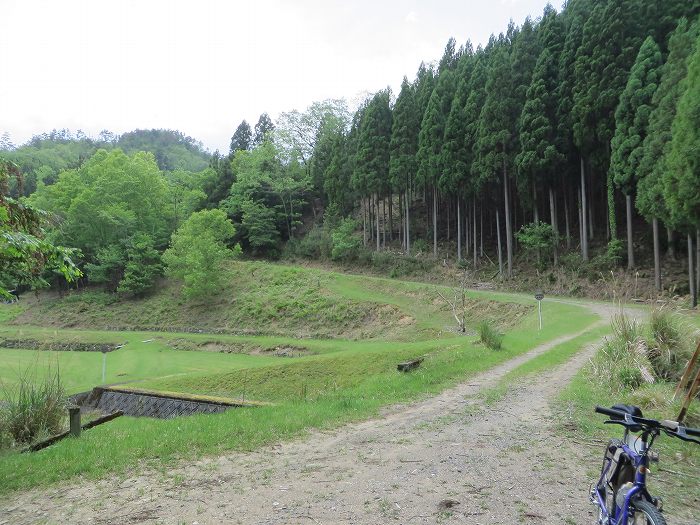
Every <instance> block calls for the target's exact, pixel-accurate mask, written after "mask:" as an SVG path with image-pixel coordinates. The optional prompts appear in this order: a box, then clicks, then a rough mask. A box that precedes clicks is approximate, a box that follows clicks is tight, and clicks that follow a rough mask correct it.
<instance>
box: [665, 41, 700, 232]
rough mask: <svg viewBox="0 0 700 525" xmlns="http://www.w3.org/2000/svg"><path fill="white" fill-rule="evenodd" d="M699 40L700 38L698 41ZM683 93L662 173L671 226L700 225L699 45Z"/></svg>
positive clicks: (695, 226) (690, 64)
mask: <svg viewBox="0 0 700 525" xmlns="http://www.w3.org/2000/svg"><path fill="white" fill-rule="evenodd" d="M698 42H700V39H699V40H698ZM683 87H684V92H683V95H682V96H681V99H680V100H679V102H678V111H677V113H676V117H675V119H674V120H673V126H672V128H671V136H672V139H671V148H670V152H669V156H668V171H667V172H666V173H665V176H664V196H665V197H666V202H667V205H668V208H669V212H670V218H671V221H672V223H673V224H674V225H676V226H678V227H681V228H691V229H692V230H695V229H696V228H700V192H699V191H698V173H700V46H699V45H698V43H696V44H695V50H694V51H693V54H692V55H691V57H690V62H689V64H688V76H687V77H686V79H685V80H684V82H683Z"/></svg>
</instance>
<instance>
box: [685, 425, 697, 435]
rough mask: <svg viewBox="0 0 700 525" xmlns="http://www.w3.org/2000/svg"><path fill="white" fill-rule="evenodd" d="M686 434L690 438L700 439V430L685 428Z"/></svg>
mask: <svg viewBox="0 0 700 525" xmlns="http://www.w3.org/2000/svg"><path fill="white" fill-rule="evenodd" d="M685 433H686V434H688V435H689V436H697V437H700V428H688V427H686V428H685Z"/></svg>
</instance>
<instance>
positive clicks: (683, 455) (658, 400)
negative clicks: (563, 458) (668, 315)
mask: <svg viewBox="0 0 700 525" xmlns="http://www.w3.org/2000/svg"><path fill="white" fill-rule="evenodd" d="M683 319H685V320H686V321H690V323H691V324H692V325H694V326H695V327H698V326H700V317H698V316H697V314H695V313H690V314H687V315H685V316H683ZM689 344H691V345H692V342H691V343H689ZM603 351H604V349H601V350H599V353H598V355H597V356H596V358H595V359H594V361H593V363H589V364H588V366H586V367H584V368H583V369H582V370H581V371H579V373H578V374H577V375H576V376H575V377H574V379H573V381H572V382H571V384H570V385H569V386H568V387H567V389H566V390H564V392H563V393H562V395H561V397H560V408H561V412H562V413H564V414H567V416H568V418H567V420H566V422H565V423H563V425H562V427H561V432H562V435H565V436H566V437H567V438H569V439H575V440H577V441H578V442H579V443H581V444H582V446H584V447H586V449H587V450H588V451H589V452H590V457H591V461H590V462H589V463H588V464H587V468H588V474H589V477H590V478H591V480H593V479H595V478H596V476H597V475H599V468H600V463H601V461H602V457H603V453H604V444H605V443H606V442H607V441H608V440H609V439H610V438H611V437H618V438H620V437H621V436H622V433H623V429H622V427H620V426H617V425H605V424H604V423H603V422H604V421H605V419H606V418H605V417H604V416H601V415H600V414H596V413H595V412H594V411H593V409H594V407H595V406H596V405H600V406H612V405H614V404H616V403H626V404H633V405H638V406H641V407H642V409H643V412H644V415H645V416H647V417H651V418H656V419H675V418H676V417H677V415H678V412H679V409H680V399H676V400H675V401H674V402H670V399H671V396H672V393H673V390H674V387H675V384H676V382H675V381H663V380H657V382H656V383H655V384H651V385H642V386H641V387H637V388H632V387H625V386H622V385H620V386H619V387H618V388H611V387H610V385H609V384H606V383H605V381H603V380H601V377H599V375H597V374H596V372H595V369H594V366H595V363H596V362H600V360H601V359H604V358H605V356H603V355H602V352H603ZM615 390H617V391H616V392H615ZM686 424H690V425H693V426H695V427H700V402H698V401H694V402H693V404H692V405H691V409H690V412H689V416H688V420H687V422H686ZM654 448H655V449H656V450H657V451H658V452H659V453H660V462H659V464H658V465H655V464H652V465H651V470H652V475H651V476H650V478H649V480H648V483H649V486H650V490H651V492H652V493H653V494H654V495H656V496H661V497H662V498H663V499H664V507H665V508H666V509H667V510H668V511H669V512H670V513H672V514H673V515H674V516H679V517H684V518H688V519H690V520H691V521H692V520H693V519H696V518H697V516H698V512H700V477H699V476H698V472H699V470H700V468H699V467H700V446H698V445H695V444H693V443H686V442H683V441H681V440H679V439H675V438H672V437H669V436H666V435H663V434H662V435H661V436H660V437H659V438H658V439H657V441H656V443H655V445H654Z"/></svg>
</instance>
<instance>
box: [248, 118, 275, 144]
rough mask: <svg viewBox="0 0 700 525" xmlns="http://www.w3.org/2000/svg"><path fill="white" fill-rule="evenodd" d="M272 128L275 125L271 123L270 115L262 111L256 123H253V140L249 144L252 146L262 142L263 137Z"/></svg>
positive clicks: (272, 129)
mask: <svg viewBox="0 0 700 525" xmlns="http://www.w3.org/2000/svg"><path fill="white" fill-rule="evenodd" d="M274 130H275V125H274V124H273V123H272V119H271V118H270V115H268V114H267V113H263V114H262V115H260V118H258V123H257V124H256V125H255V129H254V135H253V140H252V144H251V145H252V147H256V146H259V145H260V144H262V143H263V141H264V140H265V137H266V136H268V135H269V134H270V133H272V132H273V131H274Z"/></svg>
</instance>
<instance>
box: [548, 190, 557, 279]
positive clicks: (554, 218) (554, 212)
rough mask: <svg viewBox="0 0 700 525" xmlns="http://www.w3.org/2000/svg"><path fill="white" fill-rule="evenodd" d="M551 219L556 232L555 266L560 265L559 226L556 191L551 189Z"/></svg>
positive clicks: (553, 229)
mask: <svg viewBox="0 0 700 525" xmlns="http://www.w3.org/2000/svg"><path fill="white" fill-rule="evenodd" d="M549 218H550V220H551V222H552V231H554V266H556V265H557V264H559V226H558V225H557V210H556V209H555V208H554V191H553V190H552V187H551V186H550V187H549Z"/></svg>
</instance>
